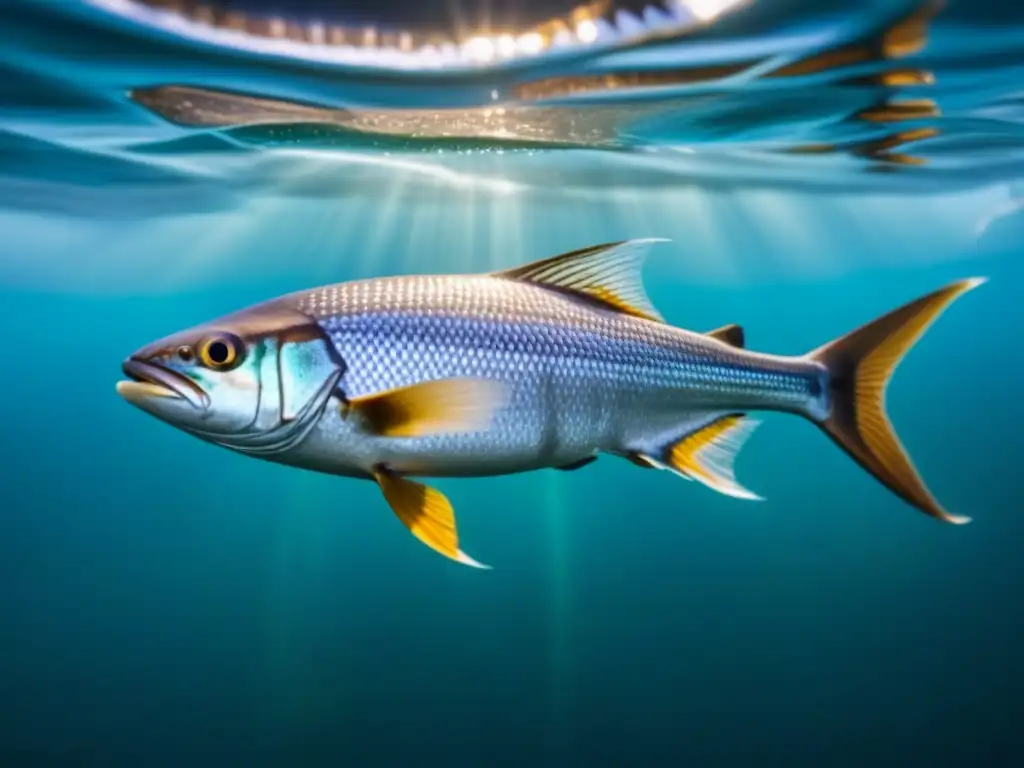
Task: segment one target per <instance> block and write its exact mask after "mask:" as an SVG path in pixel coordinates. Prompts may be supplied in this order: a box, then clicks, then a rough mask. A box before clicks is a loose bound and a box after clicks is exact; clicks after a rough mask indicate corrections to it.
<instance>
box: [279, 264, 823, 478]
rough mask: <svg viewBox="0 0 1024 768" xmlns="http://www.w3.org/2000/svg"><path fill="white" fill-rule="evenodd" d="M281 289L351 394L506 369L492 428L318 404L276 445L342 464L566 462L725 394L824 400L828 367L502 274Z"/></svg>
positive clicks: (629, 442)
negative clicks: (311, 421)
mask: <svg viewBox="0 0 1024 768" xmlns="http://www.w3.org/2000/svg"><path fill="white" fill-rule="evenodd" d="M286 301H287V302H288V303H289V304H290V305H291V306H292V307H293V308H294V309H297V310H299V311H300V312H303V313H305V314H308V315H309V316H310V317H313V318H315V320H316V322H317V323H318V325H319V326H320V327H321V328H322V329H323V331H324V332H325V333H326V334H327V335H328V337H329V338H330V340H331V343H332V344H333V345H334V348H335V349H336V350H337V352H338V355H339V356H340V358H341V359H342V360H344V361H345V363H346V368H345V372H344V373H343V374H342V377H341V379H340V381H339V389H340V391H341V392H343V393H344V395H345V396H347V397H350V398H358V397H363V396H368V395H372V394H375V393H378V392H382V391H388V390H394V389H399V388H403V387H409V386H414V385H416V384H418V383H420V382H423V381H430V380H439V379H440V380H443V379H462V378H472V379H486V380H489V381H495V382H500V383H501V384H503V385H505V388H506V391H507V393H508V397H507V402H506V403H505V404H504V406H503V407H502V408H500V409H498V410H497V411H496V412H495V414H494V418H493V422H492V423H491V425H490V428H488V429H486V430H479V431H474V432H462V433H440V434H430V435H423V436H412V437H401V438H394V437H386V436H378V435H369V436H368V435H366V434H365V433H364V431H363V430H361V429H360V427H359V425H358V423H357V422H355V421H353V420H351V419H345V418H343V414H342V412H341V409H339V408H327V409H326V410H325V413H324V417H323V418H321V420H320V421H319V422H318V424H317V427H316V428H315V429H314V430H313V432H312V433H311V434H310V436H309V438H308V439H307V440H306V441H305V442H304V443H303V444H301V445H300V446H297V447H296V448H295V450H294V452H293V455H291V456H287V457H284V456H283V457H281V458H282V460H284V461H288V462H292V463H298V464H302V465H313V466H316V467H317V468H318V469H321V470H322V471H328V472H335V473H339V474H353V473H354V474H369V473H370V472H371V471H372V468H373V467H374V466H377V465H379V464H381V463H384V464H386V465H387V466H389V467H391V468H393V469H394V470H396V471H399V472H401V473H403V474H407V475H424V476H479V475H497V474H506V473H512V472H523V471H528V470H535V469H542V468H545V467H560V466H565V465H569V464H572V463H574V462H577V461H580V460H582V459H585V458H587V457H590V456H594V455H596V454H597V453H600V452H604V453H612V454H620V455H626V454H630V453H645V452H647V453H650V452H652V451H653V450H654V449H656V448H660V447H661V446H663V445H665V444H666V443H667V442H668V441H670V440H671V439H672V438H674V437H679V436H680V435H681V434H682V433H684V432H685V431H686V430H687V429H688V426H689V424H690V423H691V422H692V420H693V417H694V416H696V417H697V418H701V417H703V416H704V415H705V414H707V413H709V412H718V411H721V410H722V409H723V408H724V409H736V408H743V409H755V410H764V409H770V410H792V411H797V412H801V413H803V412H808V413H810V412H822V413H823V412H824V410H825V408H826V407H827V406H826V403H825V402H824V397H825V395H823V392H824V388H823V386H822V382H823V380H824V377H825V375H826V371H825V369H824V368H823V367H822V366H821V365H819V364H817V363H814V362H811V361H804V360H799V359H791V358H783V357H774V356H770V355H762V354H757V353H753V352H748V351H745V350H743V349H737V348H735V347H732V346H730V345H728V344H726V343H724V342H722V341H719V340H717V339H715V338H712V337H708V336H705V335H702V334H698V333H691V332H688V331H685V330H682V329H679V328H675V327H673V326H670V325H667V324H664V323H661V322H657V321H655V320H651V319H647V318H644V317H638V316H635V315H630V314H626V313H623V312H620V311H616V310H614V309H610V308H606V307H601V306H593V305H589V304H585V303H583V302H581V301H579V300H578V299H576V298H574V297H572V296H567V295H564V294H562V293H558V292H555V291H551V290H549V289H547V288H544V287H541V286H538V285H535V284H532V283H529V282H521V281H517V280H514V279H507V278H503V277H500V276H486V275H483V276H478V275H468V276H462V275H454V276H436V277H434V276H425V277H419V276H414V277H395V278H384V279H376V280H366V281H359V282H351V283H341V284H339V285H333V286H328V287H324V288H318V289H315V290H313V291H308V292H303V293H300V294H297V295H295V296H293V297H288V298H287V299H286Z"/></svg>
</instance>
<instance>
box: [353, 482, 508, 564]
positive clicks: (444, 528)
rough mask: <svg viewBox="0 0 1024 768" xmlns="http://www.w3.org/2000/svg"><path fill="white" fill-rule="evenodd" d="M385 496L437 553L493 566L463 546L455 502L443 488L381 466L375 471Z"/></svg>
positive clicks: (403, 522)
mask: <svg viewBox="0 0 1024 768" xmlns="http://www.w3.org/2000/svg"><path fill="white" fill-rule="evenodd" d="M373 477H374V479H375V480H376V481H377V484H378V485H379V486H380V490H381V492H382V493H383V494H384V498H385V499H387V502H388V504H390V505H391V510H392V511H393V512H394V513H395V515H396V516H397V517H398V519H399V520H401V521H402V524H403V525H404V526H405V527H406V528H408V529H409V531H410V533H412V535H413V536H415V537H416V538H417V539H419V540H420V541H422V542H423V543H424V544H426V545H427V546H428V547H430V548H431V549H433V550H434V551H435V552H440V553H441V554H442V555H444V556H445V557H448V558H451V559H452V560H454V561H456V562H458V563H462V564H463V565H469V566H472V567H474V568H484V569H489V568H490V566H487V565H484V564H483V563H478V562H477V561H476V560H474V559H473V558H471V557H470V556H469V555H467V554H466V553H465V552H463V551H462V550H461V549H459V532H458V530H457V528H456V526H455V512H454V511H453V510H452V505H451V502H449V501H448V499H447V497H445V495H444V494H443V493H441V492H440V491H438V490H436V489H434V488H431V487H429V486H426V485H423V484H421V483H416V482H413V481H412V480H408V479H406V478H404V477H400V476H398V475H396V474H393V473H391V472H389V471H387V470H386V469H378V470H377V471H375V472H374V474H373Z"/></svg>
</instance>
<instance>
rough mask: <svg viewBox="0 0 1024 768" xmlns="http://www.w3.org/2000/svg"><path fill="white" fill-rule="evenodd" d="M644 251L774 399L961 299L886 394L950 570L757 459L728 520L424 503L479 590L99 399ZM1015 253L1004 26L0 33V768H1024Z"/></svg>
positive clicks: (473, 485)
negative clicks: (342, 328)
mask: <svg viewBox="0 0 1024 768" xmlns="http://www.w3.org/2000/svg"><path fill="white" fill-rule="evenodd" d="M629 238H665V239H667V240H669V241H670V242H669V243H666V244H664V245H660V246H659V247H658V249H656V250H655V251H654V253H652V256H651V258H650V259H649V261H648V263H647V265H646V266H645V270H644V282H645V285H646V288H647V292H648V293H649V294H650V297H651V299H652V301H653V303H654V305H655V306H656V307H657V308H658V310H659V311H660V312H661V313H662V314H663V315H664V316H665V318H666V319H667V321H668V322H669V323H671V324H673V325H678V326H682V327H685V328H690V329H697V330H701V331H706V330H708V329H712V328H718V327H722V326H724V325H726V324H732V323H737V324H740V325H742V326H743V329H744V330H743V333H744V334H745V338H746V342H747V344H748V346H749V347H750V348H751V349H754V350H759V351H765V352H771V353H775V354H779V355H800V354H804V353H806V352H807V351H808V350H811V349H815V348H817V347H818V346H820V345H822V344H824V343H826V342H828V341H829V340H830V339H834V338H837V337H839V336H840V335H841V334H843V333H845V332H847V331H850V330H852V329H853V328H855V327H857V326H858V325H860V324H861V323H864V322H867V321H868V320H871V319H872V318H874V317H877V316H879V315H881V314H882V313H884V312H886V311H888V310H891V309H893V308H895V307H897V306H899V305H900V304H902V303H904V302H906V301H909V300H911V299H913V298H915V297H917V296H919V295H923V294H925V293H926V292H928V291H931V290H934V289H936V288H938V287H939V286H941V285H945V284H949V283H950V282H951V281H954V280H960V279H966V278H972V277H987V278H989V281H988V282H987V283H986V284H985V285H984V286H982V287H979V289H978V290H977V291H974V292H972V293H971V295H970V298H965V299H964V300H963V301H962V302H961V303H958V304H957V306H956V308H955V309H954V310H951V311H950V312H949V313H948V315H945V316H943V318H942V319H941V321H939V323H938V324H937V325H936V327H935V329H934V330H932V331H930V332H929V334H928V336H927V337H926V338H925V339H923V340H922V341H921V343H920V345H919V347H918V348H916V349H915V351H914V352H913V353H912V354H910V355H908V358H907V360H906V362H905V363H904V364H903V365H902V366H901V367H900V369H899V372H898V373H897V374H896V375H895V377H894V379H893V382H892V386H891V389H890V390H889V392H888V398H889V400H888V402H889V413H890V416H891V417H892V421H893V422H894V423H895V424H896V426H897V428H898V432H899V434H900V435H901V436H902V437H903V439H904V442H905V445H906V448H907V450H908V451H909V453H910V454H912V455H913V457H914V459H915V461H916V463H917V466H918V468H919V469H920V471H921V473H922V475H924V476H925V477H926V478H927V479H928V480H929V484H930V486H931V487H932V489H933V490H934V491H935V492H936V494H937V496H938V497H940V498H942V499H943V500H944V501H945V502H946V503H948V505H949V507H950V509H952V510H955V511H956V512H957V513H961V514H963V515H967V516H971V517H973V518H974V522H973V523H972V524H971V525H970V526H943V525H942V524H940V523H937V522H936V521H934V520H931V519H927V518H925V517H924V516H923V515H920V514H919V513H917V512H915V511H914V510H912V509H910V508H908V507H907V506H906V505H904V504H903V502H902V501H901V500H900V499H898V498H896V497H895V496H894V495H893V494H891V493H889V491H888V490H886V488H884V487H882V486H881V484H879V483H877V482H875V480H873V479H872V478H871V477H870V476H869V475H868V474H867V473H865V472H863V470H862V468H861V467H859V466H857V465H856V463H855V462H854V461H851V460H850V458H849V457H848V456H847V455H845V454H844V453H843V452H842V451H840V450H838V449H837V448H835V446H833V445H832V444H831V443H829V441H828V440H827V439H826V438H825V437H824V436H822V435H821V434H819V433H818V431H817V430H814V429H812V428H811V427H809V426H808V425H807V424H806V423H805V422H802V421H799V420H797V419H791V418H789V417H785V418H783V417H781V416H780V417H779V418H774V415H773V416H769V417H768V418H767V420H766V421H767V423H766V424H765V426H764V428H763V429H762V430H761V431H759V433H758V435H757V436H756V437H755V438H754V439H753V440H752V441H751V443H750V445H749V447H747V448H744V451H743V453H742V454H741V455H740V456H739V457H738V465H737V466H738V472H739V474H740V475H741V476H742V478H743V481H744V483H745V484H748V485H749V486H750V487H751V488H752V489H754V490H755V491H756V492H757V493H758V494H759V495H763V496H764V497H765V499H766V500H765V501H763V502H760V503H759V504H749V503H747V502H741V501H737V500H736V499H732V498H726V497H724V496H721V495H718V494H715V493H713V492H712V491H710V490H708V489H707V488H704V487H698V486H699V484H698V483H687V482H684V481H683V480H681V479H680V478H678V477H672V476H670V473H666V472H648V471H645V470H643V469H641V468H640V467H639V466H636V465H635V464H631V463H630V462H627V461H623V460H620V459H619V458H618V457H607V456H602V457H601V458H600V459H599V460H598V461H596V462H594V463H593V464H592V465H588V466H586V467H582V468H580V469H578V470H574V471H565V472H558V471H555V470H545V471H544V472H535V473H529V474H524V475H517V476H506V477H500V478H487V479H479V478H477V479H472V480H461V479H450V478H445V479H443V480H442V481H440V482H439V485H438V487H440V488H443V489H444V490H445V492H446V493H447V494H448V496H449V497H450V498H451V500H452V502H453V504H454V506H455V509H456V511H457V513H458V516H459V525H460V536H462V537H464V540H465V541H467V542H468V546H467V549H469V550H471V551H472V552H473V553H474V554H476V553H479V554H480V555H481V557H482V558H483V559H484V560H486V561H487V562H488V563H490V564H493V565H494V566H495V570H494V571H493V572H490V573H485V574H483V575H482V576H481V574H480V573H478V572H475V571H471V570H470V569H465V568H462V567H461V566H459V565H454V564H451V563H449V562H447V561H444V560H442V559H441V558H438V557H436V555H434V554H433V553H431V552H429V551H426V548H424V547H422V546H421V545H420V544H419V543H417V542H416V541H414V540H413V539H412V537H410V536H409V535H408V533H407V532H406V531H405V530H404V529H403V528H402V526H401V525H400V524H399V523H398V522H396V521H395V520H394V519H393V517H392V516H391V515H390V513H389V512H388V509H387V507H386V505H385V503H384V501H383V499H382V498H381V495H380V493H379V492H378V489H377V488H376V486H375V485H373V483H368V482H364V481H362V480H355V479H341V478H335V477H328V476H324V475H319V474H315V473H313V472H306V471H300V470H297V469H292V468H286V467H279V466H275V465H270V464H267V463H264V462H260V461H258V460H256V459H252V458H248V457H244V456H240V455H235V454H232V453H229V452H227V451H222V450H220V449H218V448H216V447H214V446H209V445H205V444H201V443H200V442H199V441H196V440H194V439H193V438H192V437H190V436H188V435H186V434H184V433H180V432H177V431H175V430H172V429H171V428H169V427H167V426H166V425H163V424H159V423H157V421H156V420H151V419H147V417H146V416H145V415H144V414H140V413H137V412H134V411H132V412H129V408H128V406H127V405H126V404H124V403H122V402H120V401H119V400H118V399H117V397H116V395H115V394H114V382H115V381H116V380H117V378H118V376H119V368H120V365H121V361H122V360H123V359H124V357H125V355H127V354H129V353H130V352H131V351H132V350H134V349H137V348H138V347H139V346H141V345H143V344H145V343H148V342H150V341H152V340H153V339H156V338H159V337H162V336H164V335H166V334H169V333H172V332H174V331H178V330H181V329H183V328H186V327H189V326H192V325H194V324H196V323H199V322H202V321H205V320H208V319H210V318H212V317H217V316H220V315H223V314H225V313H228V312H232V311H235V310H237V309H240V308H242V307H245V306H248V305H252V304H254V303H256V302H260V301H263V300H265V299H269V298H272V297H274V296H278V295H281V294H284V293H287V292H289V291H295V290H300V289H305V288H310V287H313V286H316V285H322V284H327V283H333V282H337V281H347V280H352V279H358V278H372V277H378V276H383V275H399V274H413V273H416V274H420V273H475V272H482V271H489V270H497V269H500V268H507V267H512V266H516V265H521V264H525V263H527V262H530V261H533V260H537V259H542V258H545V257H549V256H553V255H555V254H559V253H563V252H567V251H572V250H576V249H581V248H586V247H588V246H593V245H595V244H598V243H607V242H614V241H620V240H625V239H629ZM1022 243H1024V5H1021V3H1020V2H1018V1H1017V0H975V1H974V2H970V1H968V0H960V1H959V2H957V0H946V1H943V0H594V2H589V3H588V2H582V1H580V2H577V1H576V0H490V1H489V2H485V1H484V0H462V2H457V3H452V2H441V1H439V0H430V1H429V2H425V1H422V0H372V1H371V0H5V1H4V2H0V318H2V321H3V327H4V329H5V330H6V331H7V334H5V335H6V337H7V338H8V347H7V352H8V355H7V363H6V367H5V375H4V377H3V378H2V384H0V402H3V403H4V405H5V413H6V418H5V426H4V430H3V437H0V454H2V455H3V456H4V458H5V461H4V468H3V469H0V492H2V493H3V495H2V496H0V574H3V575H4V577H5V578H4V579H3V584H2V585H0V639H3V640H4V643H3V644H2V646H3V647H4V648H5V652H4V653H2V654H0V699H2V700H3V701H4V702H5V703H4V705H3V708H2V710H0V711H2V712H3V714H4V716H3V717H0V763H2V764H3V765H5V766H6V765H11V766H35V765H50V764H53V765H75V766H85V765H93V764H95V765H102V766H120V765H125V766H148V765H169V766H183V765H195V766H205V765H225V766H226V765H246V766H250V765H251V766H257V765H273V766H278V765H280V766H291V765H311V766H314V765H315V766H319V765H344V766H359V767H360V768H361V767H362V766H369V767H371V768H375V766H384V767H385V768H388V767H389V766H402V767H405V766H419V765H428V764H432V763H433V762H434V761H437V762H439V763H441V762H443V764H444V765H447V766H461V765H466V766H473V768H477V767H478V766H501V767H504V766H517V767H518V766H549V765H550V766H557V768H566V767H567V766H583V767H585V768H603V766H605V765H607V766H634V765H643V766H660V765H666V766H679V765H683V764H685V765H693V766H719V765H723V766H734V765H735V766H750V765H754V764H761V763H763V762H764V761H766V760H767V761H769V762H778V763H779V764H780V765H787V766H803V765H808V766H815V768H817V767H818V766H822V765H827V766H833V765H835V766H852V767H855V768H860V766H868V765H871V766H874V765H890V764H891V765H901V766H902V765H916V764H917V763H921V764H927V765H929V766H946V765H949V766H956V767H957V768H959V767H960V766H974V765H1011V764H1015V761H1014V760H1013V759H1012V754H1015V753H1019V751H1020V749H1021V746H1022V744H1024V740H1022V737H1021V733H1020V727H1019V723H1020V722H1021V718H1022V717H1024V698H1022V695H1021V691H1022V690H1024V665H1022V662H1021V660H1020V638H1021V637H1022V636H1024V617H1022V615H1021V611H1020V604H1021V596H1022V595H1024V570H1022V568H1021V566H1020V556H1019V549H1020V546H1019V542H1020V541H1021V536H1022V535H1024V517H1022V516H1021V514H1020V506H1021V504H1020V498H1021V493H1022V492H1024V487H1022V485H1021V482H1020V479H1019V474H1020V472H1019V467H1018V466H1017V465H1018V464H1019V459H1018V457H1019V456H1020V455H1021V452H1022V451H1024V438H1022V435H1024V431H1022V430H1021V426H1022V425H1024V406H1022V404H1021V402H1020V396H1021V393H1022V392H1024V367H1022V365H1021V363H1020V361H1019V360H1018V359H1017V350H1018V349H1019V348H1020V346H1021V344H1022V343H1024V313H1022V311H1021V309H1020V287H1021V285H1022V284H1024V283H1022V281H1024V262H1021V256H1022V251H1024V247H1022ZM973 284H974V283H972V285H973ZM1018 762H1019V761H1018Z"/></svg>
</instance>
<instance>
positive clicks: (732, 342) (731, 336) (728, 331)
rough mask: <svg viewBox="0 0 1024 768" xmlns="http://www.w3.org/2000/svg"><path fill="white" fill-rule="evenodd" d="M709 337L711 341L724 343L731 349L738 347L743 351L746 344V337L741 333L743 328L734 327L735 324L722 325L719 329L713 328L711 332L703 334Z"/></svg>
mask: <svg viewBox="0 0 1024 768" xmlns="http://www.w3.org/2000/svg"><path fill="white" fill-rule="evenodd" d="M704 335H705V336H710V337H711V338H713V339H718V340H719V341H724V342H725V343H726V344H728V345H729V346H732V347H738V348H740V349H743V347H744V345H745V344H746V335H745V334H744V333H743V326H741V325H736V323H729V325H723V326H722V327H721V328H715V330H713V331H708V332H707V333H705V334H704Z"/></svg>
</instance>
